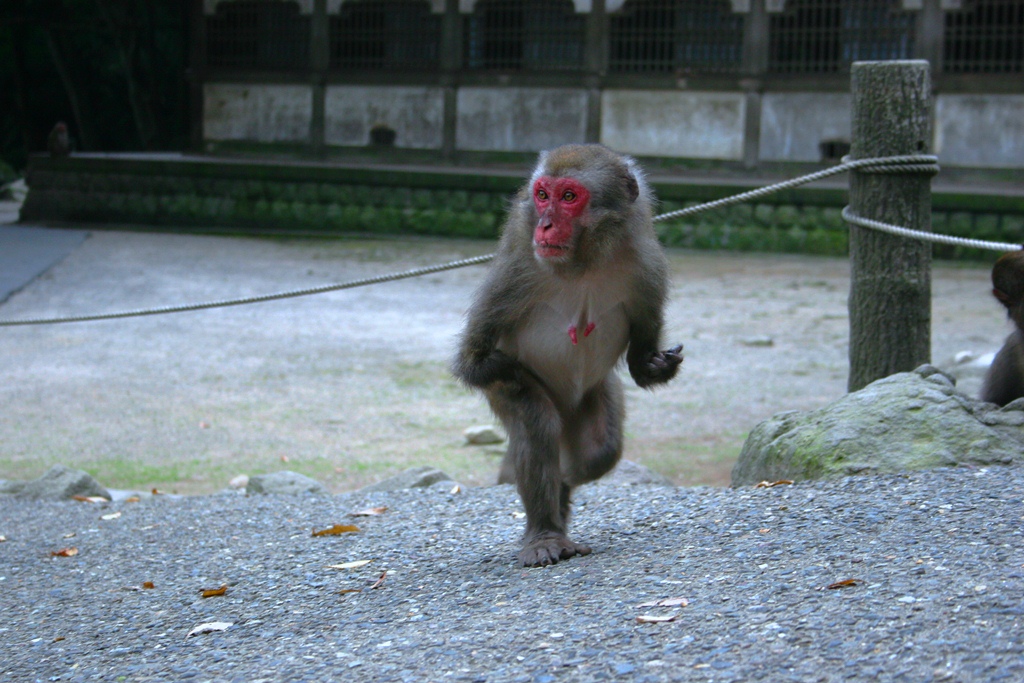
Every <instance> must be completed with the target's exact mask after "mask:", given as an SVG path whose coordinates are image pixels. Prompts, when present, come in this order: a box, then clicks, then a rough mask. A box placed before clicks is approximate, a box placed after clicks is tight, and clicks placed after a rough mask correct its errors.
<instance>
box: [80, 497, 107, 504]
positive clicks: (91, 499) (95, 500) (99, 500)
mask: <svg viewBox="0 0 1024 683" xmlns="http://www.w3.org/2000/svg"><path fill="white" fill-rule="evenodd" d="M71 498H72V500H78V501H81V502H83V503H109V502H110V501H109V500H107V499H106V498H104V497H103V496H71Z"/></svg>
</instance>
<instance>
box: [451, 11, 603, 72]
mask: <svg viewBox="0 0 1024 683" xmlns="http://www.w3.org/2000/svg"><path fill="white" fill-rule="evenodd" d="M585 34H586V16H585V15H583V14H577V13H576V10H575V7H574V6H573V3H572V1H571V0H479V1H478V2H477V4H476V7H475V9H474V12H473V14H471V15H469V16H467V17H465V31H464V35H465V45H464V51H465V52H464V54H465V62H466V66H467V67H468V68H470V69H516V70H518V69H524V70H545V71H546V70H558V69H581V68H583V43H584V36H585Z"/></svg>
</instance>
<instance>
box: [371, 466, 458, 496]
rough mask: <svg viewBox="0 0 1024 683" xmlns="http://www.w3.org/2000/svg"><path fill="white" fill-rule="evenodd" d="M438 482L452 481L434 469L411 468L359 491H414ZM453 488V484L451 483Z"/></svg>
mask: <svg viewBox="0 0 1024 683" xmlns="http://www.w3.org/2000/svg"><path fill="white" fill-rule="evenodd" d="M439 481H452V478H451V477H449V476H448V475H447V474H445V473H444V472H442V471H441V470H439V469H437V468H436V467H430V466H426V465H425V466H422V467H413V468H411V469H407V470H406V471H404V472H402V473H400V474H396V475H395V476H393V477H389V478H388V479H385V480H383V481H379V482H377V483H376V484H370V485H369V486H364V487H363V488H361V489H360V491H400V490H402V489H415V488H422V487H425V486H432V485H434V484H436V483H437V482H439ZM452 485H453V486H454V482H453V483H452Z"/></svg>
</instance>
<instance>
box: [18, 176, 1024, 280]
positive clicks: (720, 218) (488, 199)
mask: <svg viewBox="0 0 1024 683" xmlns="http://www.w3.org/2000/svg"><path fill="white" fill-rule="evenodd" d="M506 186H509V184H508V183H506ZM30 187H31V191H30V192H29V196H28V198H27V199H26V203H25V206H24V207H23V211H22V217H23V218H24V219H27V220H37V219H43V220H66V221H88V222H105V223H135V224H141V225H155V226H175V227H176V228H178V229H184V230H188V229H192V230H196V231H207V232H211V231H222V230H225V229H227V230H231V231H235V232H253V233H255V232H265V231H275V232H295V233H325V234H331V233H352V232H356V233H370V234H417V235H450V236H462V237H483V238H493V237H496V236H497V235H498V232H499V230H500V227H501V222H502V220H503V219H504V215H505V212H506V210H507V207H508V201H509V195H510V192H509V191H498V190H487V189H483V190H479V189H474V190H469V189H462V188H436V187H434V188H430V187H402V186H394V185H371V184H366V183H343V182H341V183H331V182H319V181H308V182H303V181H291V180H282V179H265V178H233V179H232V178H216V177H194V176H187V175H145V174H127V173H117V172H95V171H94V172H84V171H76V170H60V169H40V170H37V171H35V172H33V173H32V176H31V186H30ZM483 187H488V186H483ZM696 203H697V202H688V203H680V202H674V201H665V202H663V203H662V204H661V205H660V206H659V207H658V212H659V213H668V212H670V211H674V210H676V209H680V208H683V207H685V206H694V205H696ZM932 226H933V230H934V231H936V232H941V233H945V234H951V235H960V236H969V237H976V238H980V239H988V240H996V241H1002V242H1014V243H1019V242H1022V241H1024V215H1019V214H997V213H969V212H951V211H936V212H934V213H933V216H932ZM657 230H658V234H659V236H660V237H661V239H662V240H663V241H664V242H665V244H667V245H669V246H678V247H686V248H691V249H716V250H728V251H758V252H786V253H807V254H821V255H829V256H842V255H845V254H847V253H848V231H847V228H846V227H845V225H844V223H843V220H842V218H841V217H840V210H839V209H838V208H835V207H833V206H825V207H823V206H810V205H803V206H800V205H795V204H768V203H759V204H742V205H737V206H732V207H726V208H723V209H717V210H714V211H708V212H703V213H699V214H696V215H693V216H690V217H686V218H682V219H675V220H671V221H665V222H660V223H658V224H657ZM934 254H935V255H936V257H938V258H955V259H971V260H983V261H990V260H991V258H992V252H986V251H981V250H976V249H966V248H962V247H950V246H944V245H935V246H934Z"/></svg>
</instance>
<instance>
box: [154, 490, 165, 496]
mask: <svg viewBox="0 0 1024 683" xmlns="http://www.w3.org/2000/svg"><path fill="white" fill-rule="evenodd" d="M163 494H164V492H163V491H159V490H157V489H156V488H154V489H153V495H154V496H162V495H163Z"/></svg>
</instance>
